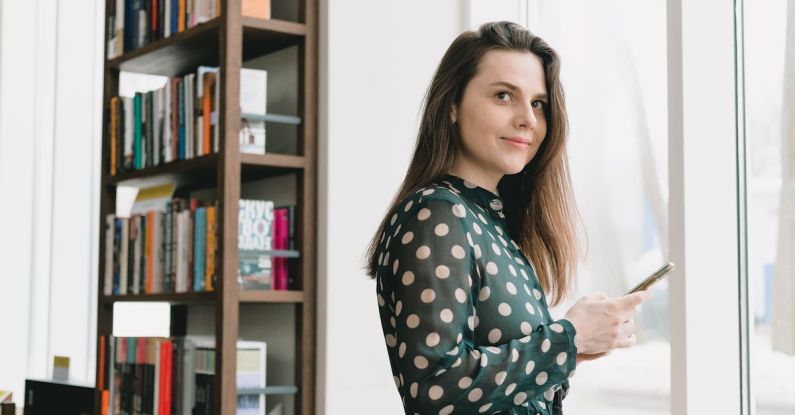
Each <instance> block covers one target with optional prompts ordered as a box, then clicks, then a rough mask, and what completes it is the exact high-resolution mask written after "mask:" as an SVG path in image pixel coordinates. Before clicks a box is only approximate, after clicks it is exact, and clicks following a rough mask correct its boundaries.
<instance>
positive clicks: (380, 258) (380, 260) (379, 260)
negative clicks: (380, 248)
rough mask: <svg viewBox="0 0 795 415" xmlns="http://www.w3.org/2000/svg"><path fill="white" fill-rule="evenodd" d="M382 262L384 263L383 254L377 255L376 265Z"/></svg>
mask: <svg viewBox="0 0 795 415" xmlns="http://www.w3.org/2000/svg"><path fill="white" fill-rule="evenodd" d="M382 262H384V253H383V252H381V253H380V254H378V264H379V265H380V264H381V263H382Z"/></svg>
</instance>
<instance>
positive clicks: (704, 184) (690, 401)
mask: <svg viewBox="0 0 795 415" xmlns="http://www.w3.org/2000/svg"><path fill="white" fill-rule="evenodd" d="M733 7H734V5H733V1H731V0H704V1H683V0H669V1H668V17H667V18H668V89H669V98H668V113H669V127H668V128H669V147H668V148H669V157H668V160H669V183H670V200H669V208H670V225H669V226H670V238H671V239H670V247H671V252H670V257H671V259H672V260H673V261H674V262H675V263H676V265H677V270H676V271H675V272H674V274H673V275H672V276H671V277H669V280H670V287H671V290H670V300H669V301H670V308H671V413H674V414H683V415H684V414H688V415H689V414H707V413H714V414H739V413H741V402H740V331H739V316H740V314H739V313H740V307H739V268H740V265H739V264H740V262H739V261H740V258H739V255H738V247H739V234H738V190H737V185H738V169H737V129H736V124H735V123H736V112H735V110H736V106H735V105H736V101H735V78H734V77H735V61H734V42H733V40H734V14H733V13H734V9H733Z"/></svg>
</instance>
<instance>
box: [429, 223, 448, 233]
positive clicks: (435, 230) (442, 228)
mask: <svg viewBox="0 0 795 415" xmlns="http://www.w3.org/2000/svg"><path fill="white" fill-rule="evenodd" d="M449 230H450V228H448V227H447V225H446V224H444V223H440V224H438V225H436V227H435V228H433V233H435V234H436V236H445V235H447V232H448V231H449Z"/></svg>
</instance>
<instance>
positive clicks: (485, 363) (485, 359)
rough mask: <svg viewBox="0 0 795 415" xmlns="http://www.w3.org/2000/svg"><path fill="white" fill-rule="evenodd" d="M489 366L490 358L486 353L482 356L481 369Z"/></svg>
mask: <svg viewBox="0 0 795 415" xmlns="http://www.w3.org/2000/svg"><path fill="white" fill-rule="evenodd" d="M488 365H489V356H488V355H487V354H485V353H483V354H482V355H480V367H486V366H488Z"/></svg>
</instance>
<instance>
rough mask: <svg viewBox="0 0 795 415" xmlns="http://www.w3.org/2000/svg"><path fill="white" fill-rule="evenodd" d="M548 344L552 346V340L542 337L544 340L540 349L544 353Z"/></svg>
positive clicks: (548, 346)
mask: <svg viewBox="0 0 795 415" xmlns="http://www.w3.org/2000/svg"><path fill="white" fill-rule="evenodd" d="M550 346H552V342H550V341H549V339H544V341H542V342H541V351H542V352H544V353H546V352H548V351H549V348H550Z"/></svg>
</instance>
